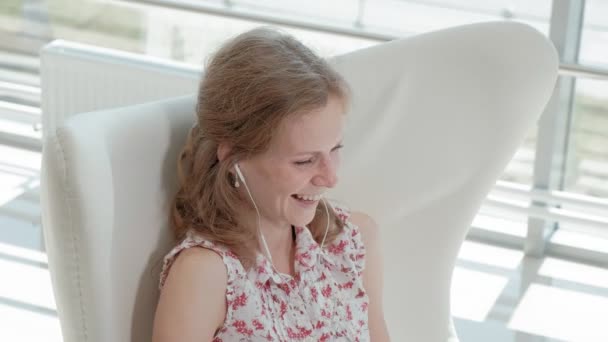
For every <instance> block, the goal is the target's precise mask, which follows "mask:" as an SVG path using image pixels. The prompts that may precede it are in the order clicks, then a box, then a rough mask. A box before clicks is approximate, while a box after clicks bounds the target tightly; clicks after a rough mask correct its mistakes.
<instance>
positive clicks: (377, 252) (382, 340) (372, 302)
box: [350, 212, 390, 342]
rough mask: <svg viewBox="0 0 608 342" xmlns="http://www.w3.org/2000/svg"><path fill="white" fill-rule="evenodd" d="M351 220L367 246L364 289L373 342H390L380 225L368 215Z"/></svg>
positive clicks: (360, 215)
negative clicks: (383, 293)
mask: <svg viewBox="0 0 608 342" xmlns="http://www.w3.org/2000/svg"><path fill="white" fill-rule="evenodd" d="M350 220H351V222H352V223H353V224H355V225H356V226H358V227H359V231H360V232H361V238H362V240H363V245H364V246H365V269H364V270H363V287H364V288H365V292H367V295H368V296H369V306H368V315H369V316H368V321H369V322H368V323H369V333H370V339H371V341H372V342H387V341H390V337H389V334H388V328H387V327H386V322H385V321H384V311H383V308H382V287H383V277H384V273H383V267H382V264H383V259H382V249H381V246H380V243H381V241H380V230H379V229H378V224H377V223H376V222H375V221H374V220H373V219H372V218H371V217H370V216H368V215H367V214H365V213H362V212H353V213H352V214H351V217H350Z"/></svg>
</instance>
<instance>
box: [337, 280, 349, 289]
mask: <svg viewBox="0 0 608 342" xmlns="http://www.w3.org/2000/svg"><path fill="white" fill-rule="evenodd" d="M338 287H339V288H340V290H343V289H352V288H353V282H352V280H351V281H349V282H346V283H344V284H339V285H338Z"/></svg>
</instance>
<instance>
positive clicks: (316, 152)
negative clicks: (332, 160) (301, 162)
mask: <svg viewBox="0 0 608 342" xmlns="http://www.w3.org/2000/svg"><path fill="white" fill-rule="evenodd" d="M343 140H344V138H342V139H340V142H338V143H337V144H336V146H334V147H333V148H336V147H338V146H340V145H341V144H342V141H343ZM333 148H332V150H333ZM322 152H323V151H307V152H299V153H296V154H295V155H296V156H299V155H302V154H319V153H322Z"/></svg>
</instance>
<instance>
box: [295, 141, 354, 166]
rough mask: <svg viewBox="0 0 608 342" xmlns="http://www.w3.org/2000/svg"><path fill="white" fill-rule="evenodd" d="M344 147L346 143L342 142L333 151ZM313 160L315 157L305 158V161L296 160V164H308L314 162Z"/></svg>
mask: <svg viewBox="0 0 608 342" xmlns="http://www.w3.org/2000/svg"><path fill="white" fill-rule="evenodd" d="M342 147H344V145H342V144H340V145H338V146H336V147H334V148H333V150H332V152H333V151H336V150H339V149H341V148H342ZM313 160H314V159H309V160H303V161H297V162H295V164H296V165H306V164H310V163H312V161H313Z"/></svg>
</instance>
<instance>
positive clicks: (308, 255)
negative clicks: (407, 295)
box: [159, 201, 370, 342]
mask: <svg viewBox="0 0 608 342" xmlns="http://www.w3.org/2000/svg"><path fill="white" fill-rule="evenodd" d="M328 202H330V201H328ZM330 204H331V205H332V207H333V208H334V210H335V211H336V213H337V214H338V216H339V217H340V219H341V220H342V221H343V222H344V223H345V228H344V231H343V232H342V233H341V234H340V236H338V238H337V239H336V241H335V242H334V243H332V244H328V245H325V246H324V247H323V251H321V246H320V245H319V244H318V243H317V242H316V241H315V240H314V239H313V237H312V234H311V232H310V230H309V229H308V228H307V227H294V228H295V229H294V230H295V235H296V237H295V239H296V240H295V242H296V251H295V265H294V267H295V276H293V277H292V276H289V275H283V276H282V277H281V276H279V274H278V273H277V272H276V271H275V270H274V269H273V268H272V266H271V264H270V262H269V261H268V259H267V258H266V257H265V256H264V255H263V254H261V253H259V254H258V256H257V261H256V265H255V266H254V267H252V268H251V270H250V271H249V272H246V271H245V269H244V268H243V266H242V264H241V263H240V261H239V260H238V259H237V257H236V255H235V254H234V253H232V252H231V251H230V250H229V249H228V248H227V247H225V246H224V245H220V244H216V243H213V242H211V241H208V240H205V239H203V238H201V237H199V236H198V235H196V234H194V233H189V234H188V235H187V236H186V238H185V239H184V240H183V241H182V242H181V243H180V244H178V245H177V246H176V247H175V248H173V250H171V251H170V252H169V253H168V254H167V255H166V256H165V259H164V264H163V269H162V272H161V276H160V284H159V288H160V289H161V291H162V287H163V284H164V282H165V279H166V278H167V275H168V272H169V269H170V267H171V264H172V263H173V261H174V260H175V258H176V257H177V255H178V253H179V252H181V251H182V250H184V249H186V248H190V247H195V246H196V247H203V248H208V249H211V250H213V251H215V252H216V253H218V254H219V255H220V256H221V257H222V260H223V261H224V264H225V266H226V270H227V274H228V283H227V289H226V304H227V312H226V318H225V320H224V324H223V326H222V327H221V328H220V329H219V330H218V331H217V332H216V334H215V336H214V339H213V342H233V341H254V342H257V341H358V342H363V341H369V339H370V338H369V329H368V311H367V308H368V304H369V298H368V296H367V294H366V292H365V290H364V288H363V282H362V281H363V278H362V271H363V269H364V266H365V248H364V245H363V241H362V239H361V234H360V232H359V228H358V227H357V226H356V225H354V224H353V223H351V222H350V221H349V220H348V218H349V217H350V211H349V209H348V208H347V207H346V206H345V205H343V204H338V203H336V202H335V201H331V202H330Z"/></svg>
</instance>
